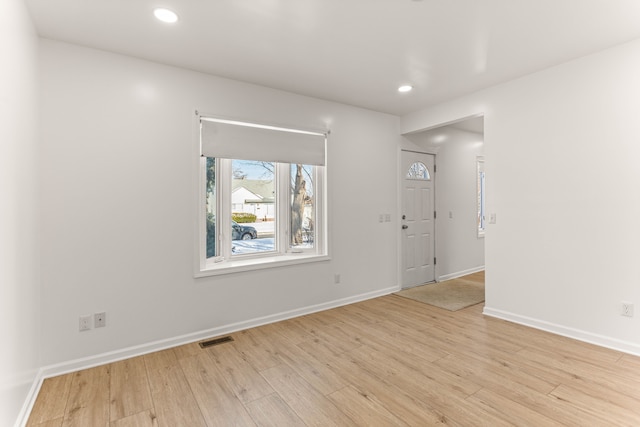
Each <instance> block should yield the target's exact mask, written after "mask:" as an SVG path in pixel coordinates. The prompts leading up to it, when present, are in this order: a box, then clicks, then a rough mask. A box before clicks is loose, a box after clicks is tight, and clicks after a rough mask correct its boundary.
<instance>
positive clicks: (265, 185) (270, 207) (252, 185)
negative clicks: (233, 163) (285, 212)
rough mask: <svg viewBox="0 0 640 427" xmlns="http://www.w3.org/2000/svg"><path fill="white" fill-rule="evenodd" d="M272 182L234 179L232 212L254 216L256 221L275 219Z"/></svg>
mask: <svg viewBox="0 0 640 427" xmlns="http://www.w3.org/2000/svg"><path fill="white" fill-rule="evenodd" d="M274 191H275V190H274V182H273V181H272V180H260V179H234V180H233V188H232V193H231V203H232V211H233V212H234V213H237V212H244V213H250V214H254V215H255V216H256V217H257V219H258V220H262V221H273V219H274V218H275V203H274V197H273V196H274Z"/></svg>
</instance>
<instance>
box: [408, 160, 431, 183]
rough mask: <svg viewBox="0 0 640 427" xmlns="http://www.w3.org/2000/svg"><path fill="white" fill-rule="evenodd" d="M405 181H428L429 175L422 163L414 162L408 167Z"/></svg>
mask: <svg viewBox="0 0 640 427" xmlns="http://www.w3.org/2000/svg"><path fill="white" fill-rule="evenodd" d="M407 179H417V180H422V181H429V180H430V179H431V175H429V169H428V168H427V166H426V165H425V164H424V163H422V162H415V163H414V164H412V165H411V166H410V167H409V171H408V172H407Z"/></svg>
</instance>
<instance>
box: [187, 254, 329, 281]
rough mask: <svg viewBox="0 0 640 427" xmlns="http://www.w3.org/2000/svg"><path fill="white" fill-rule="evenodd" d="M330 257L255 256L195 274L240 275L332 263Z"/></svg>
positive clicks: (213, 263)
mask: <svg viewBox="0 0 640 427" xmlns="http://www.w3.org/2000/svg"><path fill="white" fill-rule="evenodd" d="M330 260H331V257H330V256H329V255H317V254H312V253H309V252H300V253H286V254H282V255H280V254H278V255H272V256H253V257H251V258H245V259H232V260H227V261H224V258H223V262H222V261H221V262H218V263H216V262H215V261H214V262H212V263H210V264H209V265H207V266H206V268H204V269H203V270H202V271H198V272H196V273H194V277H195V278H200V277H208V276H218V275H221V274H230V273H239V272H242V271H253V270H263V269H266V268H276V267H285V266H288V265H298V264H306V263H310V262H321V261H330Z"/></svg>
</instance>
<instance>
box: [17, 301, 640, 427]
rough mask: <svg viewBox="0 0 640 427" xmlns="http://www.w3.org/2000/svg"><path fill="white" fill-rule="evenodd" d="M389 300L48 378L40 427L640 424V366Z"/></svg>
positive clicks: (515, 328)
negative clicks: (205, 345) (222, 341)
mask: <svg viewBox="0 0 640 427" xmlns="http://www.w3.org/2000/svg"><path fill="white" fill-rule="evenodd" d="M481 312H482V304H478V305H475V306H472V307H469V308H466V309H464V310H460V311H457V312H449V311H446V310H442V309H438V308H436V307H432V306H430V305H426V304H422V303H419V302H415V301H412V300H408V299H406V298H401V297H398V296H394V295H390V296H385V297H381V298H377V299H373V300H369V301H366V302H361V303H357V304H353V305H349V306H345V307H341V308H337V309H333V310H329V311H325V312H321V313H317V314H312V315H308V316H303V317H300V318H296V319H292V320H287V321H283V322H279V323H276V324H272V325H267V326H263V327H259V328H254V329H250V330H247V331H244V332H239V333H235V334H232V336H233V338H234V339H235V341H234V342H230V343H225V344H221V345H218V346H215V347H210V348H208V349H201V348H200V347H199V346H198V345H197V344H188V345H184V346H181V347H176V348H173V349H169V350H165V351H161V352H157V353H152V354H148V355H145V356H141V357H136V358H133V359H129V360H126V361H122V362H117V363H112V364H109V365H105V366H101V367H97V368H93V369H87V370H84V371H80V372H76V373H73V374H68V375H64V376H60V377H56V378H50V379H47V380H46V381H45V382H44V385H43V387H42V390H41V392H40V395H39V397H38V399H37V401H36V404H35V407H34V409H33V412H32V414H31V418H30V420H29V426H47V427H53V426H55V427H59V426H83V427H92V426H101V427H102V426H111V427H124V426H141V427H143V426H166V427H179V426H185V427H195V426H225V427H228V426H254V425H258V426H278V427H282V426H323V427H324V426H407V425H409V426H430V425H453V426H476V425H486V426H506V425H521V426H552V425H570V426H638V425H640V358H637V357H633V356H630V355H625V354H623V353H620V352H616V351H612V350H607V349H603V348H599V347H596V346H592V345H589V344H585V343H581V342H578V341H573V340H570V339H567V338H563V337H559V336H555V335H552V334H548V333H545V332H541V331H537V330H534V329H529V328H526V327H523V326H519V325H515V324H511V323H508V322H504V321H500V320H497V319H492V318H489V317H485V316H483V315H482V314H481Z"/></svg>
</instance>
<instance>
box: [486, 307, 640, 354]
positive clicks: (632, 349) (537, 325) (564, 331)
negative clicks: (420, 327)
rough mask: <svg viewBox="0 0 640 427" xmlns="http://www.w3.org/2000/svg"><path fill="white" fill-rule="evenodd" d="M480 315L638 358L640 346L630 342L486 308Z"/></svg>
mask: <svg viewBox="0 0 640 427" xmlns="http://www.w3.org/2000/svg"><path fill="white" fill-rule="evenodd" d="M482 313H483V314H484V315H487V316H490V317H495V318H497V319H502V320H507V321H509V322H513V323H517V324H520V325H524V326H528V327H530V328H534V329H540V330H542V331H546V332H550V333H552V334H556V335H560V336H563V337H567V338H572V339H575V340H578V341H583V342H586V343H589V344H594V345H597V346H600V347H605V348H609V349H612V350H616V351H621V352H623V353H628V354H632V355H635V356H640V344H636V343H633V342H630V341H623V340H619V339H616V338H610V337H607V336H604V335H599V334H594V333H591V332H587V331H583V330H581V329H575V328H570V327H567V326H563V325H559V324H556V323H551V322H547V321H544V320H539V319H534V318H532V317H527V316H521V315H519V314H515V313H510V312H508V311H503V310H498V309H494V308H490V307H487V306H485V307H484V310H483V312H482Z"/></svg>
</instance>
